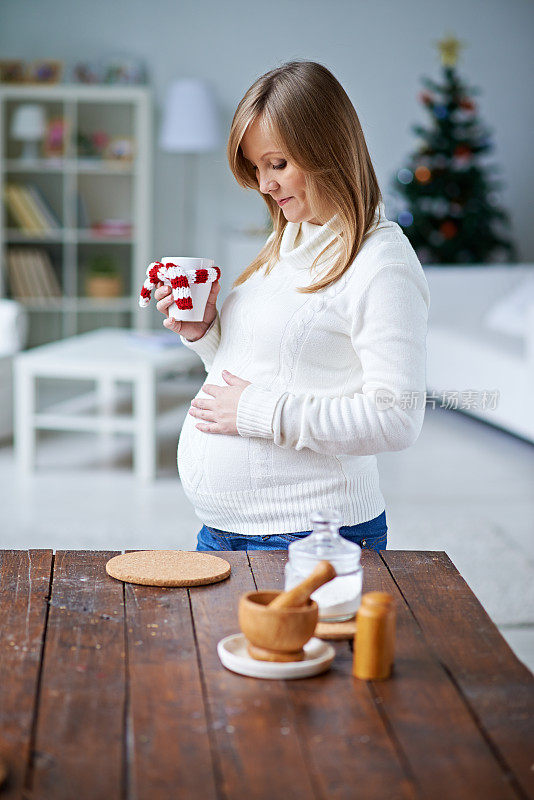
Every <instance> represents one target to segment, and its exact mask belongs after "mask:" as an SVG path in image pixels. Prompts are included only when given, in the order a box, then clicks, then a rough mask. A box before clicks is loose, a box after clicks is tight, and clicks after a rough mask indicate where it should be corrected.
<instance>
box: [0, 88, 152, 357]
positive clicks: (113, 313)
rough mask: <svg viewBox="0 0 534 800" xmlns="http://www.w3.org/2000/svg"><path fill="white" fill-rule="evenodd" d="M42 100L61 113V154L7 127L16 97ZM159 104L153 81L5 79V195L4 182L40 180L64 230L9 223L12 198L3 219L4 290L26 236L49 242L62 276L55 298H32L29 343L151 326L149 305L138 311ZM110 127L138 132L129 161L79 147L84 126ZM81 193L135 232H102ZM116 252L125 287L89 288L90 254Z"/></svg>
mask: <svg viewBox="0 0 534 800" xmlns="http://www.w3.org/2000/svg"><path fill="white" fill-rule="evenodd" d="M24 103H39V104H42V105H43V106H44V107H45V111H46V115H47V118H56V117H63V118H64V119H65V120H66V123H67V141H66V146H65V150H64V153H63V154H62V156H61V157H54V158H44V157H43V158H37V159H33V160H31V161H29V160H28V159H24V158H22V157H21V152H22V143H20V142H18V141H15V140H14V139H12V138H11V136H10V126H11V120H12V115H13V113H14V111H15V109H16V108H17V106H19V105H21V104H24ZM151 123H152V107H151V97H150V91H149V89H147V88H146V87H141V86H131V87H130V86H84V85H78V84H72V85H69V84H63V85H61V84H58V85H51V86H38V85H28V86H24V85H22V86H9V85H6V84H4V85H0V196H1V197H2V200H3V198H4V188H5V185H6V183H15V184H21V185H23V184H25V183H27V182H31V183H33V184H35V185H36V186H37V187H38V189H39V190H40V192H41V193H42V195H43V196H44V197H45V198H46V201H47V203H48V204H49V205H50V206H51V208H52V210H53V211H54V213H55V215H56V216H57V217H58V219H59V220H60V223H61V227H60V228H59V229H58V230H54V231H51V232H50V233H43V234H35V233H33V234H27V233H24V232H23V231H21V230H19V229H15V228H13V227H8V221H9V215H8V213H7V208H6V204H5V202H3V204H2V205H3V211H2V217H1V221H0V297H9V296H11V295H10V283H9V276H8V272H7V252H8V249H9V248H10V247H11V246H17V247H20V246H22V245H24V244H27V245H28V246H31V247H32V248H35V247H38V248H42V249H44V250H46V252H47V254H48V255H49V257H50V258H51V261H52V264H53V267H54V270H55V272H56V275H57V278H58V280H59V283H60V285H61V289H62V296H61V297H60V298H57V299H50V300H48V299H47V300H46V301H45V300H43V299H42V298H41V299H39V298H35V300H32V299H31V298H27V299H25V301H24V303H25V306H26V308H27V309H28V312H29V318H30V336H29V343H28V344H29V345H30V346H32V345H36V344H42V343H44V342H46V341H52V340H55V339H60V338H64V337H66V336H70V335H74V334H77V333H83V332H85V331H88V330H92V329H94V328H99V327H102V326H115V327H117V326H118V327H123V326H127V327H134V328H138V329H141V328H148V327H149V326H150V315H147V314H143V313H139V307H138V302H137V301H138V294H139V291H140V288H141V286H142V284H143V281H144V277H145V270H146V267H147V265H148V263H149V261H150V249H151V235H152V231H151V226H152V207H153V204H152V195H153V189H152V176H153V170H152V124H151ZM98 130H101V131H105V132H106V133H107V134H108V135H109V136H110V137H111V138H114V137H127V138H131V139H133V140H134V146H135V154H134V158H133V160H131V161H118V160H117V161H113V160H111V159H101V158H95V157H91V158H88V157H85V156H83V155H81V154H79V153H78V146H77V133H78V132H82V133H84V134H86V135H90V134H91V133H94V132H95V131H98ZM78 195H81V197H82V198H83V201H84V204H85V207H86V209H87V213H88V217H89V221H90V223H91V224H92V223H95V222H98V221H100V220H102V219H106V218H109V219H126V220H129V221H131V224H132V228H131V230H132V233H131V236H129V237H123V236H120V237H118V236H102V235H97V234H96V233H95V232H93V231H92V230H91V228H87V227H85V228H82V227H80V225H79V213H78ZM96 255H106V256H113V257H114V260H115V261H116V263H117V266H118V269H119V271H120V273H121V276H122V280H123V285H124V292H123V295H124V296H122V297H117V298H110V299H97V298H92V297H87V296H85V292H84V280H85V273H86V269H87V262H88V261H89V260H90V259H91V258H92V257H93V256H96Z"/></svg>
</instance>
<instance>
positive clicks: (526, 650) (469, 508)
mask: <svg viewBox="0 0 534 800" xmlns="http://www.w3.org/2000/svg"><path fill="white" fill-rule="evenodd" d="M200 385H201V379H200V380H199V387H200ZM51 391H52V390H51ZM43 393H44V396H45V397H46V387H45V388H44V389H43ZM160 401H161V405H162V408H163V410H164V411H165V410H166V413H164V414H163V416H162V418H161V421H160V424H159V429H158V445H159V471H158V477H157V480H156V481H155V482H154V483H153V484H148V485H143V484H140V483H138V482H137V481H136V480H135V478H134V476H133V474H132V471H131V467H132V459H131V446H130V440H129V439H128V437H116V438H115V439H114V440H113V441H111V443H110V442H109V441H108V442H107V443H106V442H102V441H99V440H98V438H97V437H95V436H94V435H92V434H74V433H64V434H60V433H48V432H47V433H43V434H40V436H39V446H38V459H37V470H36V472H35V474H34V475H33V476H31V477H28V478H25V479H22V478H20V477H18V476H17V473H16V470H15V468H14V461H13V449H12V447H11V446H10V444H9V443H4V445H3V446H0V493H1V502H2V508H3V522H2V530H1V533H0V547H2V548H15V549H25V548H30V547H33V548H45V547H48V548H53V549H54V550H58V549H85V548H87V549H96V550H99V549H105V550H124V549H128V548H147V549H149V548H183V549H194V547H195V542H196V534H197V532H198V530H199V529H200V527H201V522H200V520H199V519H197V517H196V516H195V514H194V511H193V508H192V507H191V505H190V503H189V501H188V500H187V499H186V497H185V495H184V493H183V491H182V488H181V485H180V481H179V479H178V475H177V469H176V443H177V439H178V431H179V428H180V425H181V421H182V419H183V418H184V416H185V414H186V413H187V409H188V407H189V402H187V403H186V404H183V405H182V406H178V407H177V406H176V402H177V395H176V388H175V387H173V385H172V383H171V384H168V385H167V387H166V388H165V390H162V391H161V394H160ZM379 466H380V475H381V486H382V491H383V493H384V496H385V498H386V504H387V506H386V514H387V520H388V526H389V535H388V546H389V547H390V548H392V549H422V550H444V551H446V552H447V553H448V555H449V556H450V558H451V559H452V561H453V562H454V564H455V565H456V566H457V568H458V569H459V570H460V572H461V574H462V575H463V577H464V578H465V579H466V581H467V582H468V584H469V585H470V587H471V589H472V590H473V591H474V592H475V594H476V595H477V597H478V598H479V600H480V602H481V603H482V604H483V606H484V607H485V609H486V611H487V612H488V613H489V615H490V616H491V617H492V619H493V620H494V621H495V622H496V623H497V625H498V626H499V628H500V630H501V632H502V634H503V635H504V636H505V638H506V639H507V641H508V642H509V644H510V646H511V647H512V649H513V650H514V651H515V652H516V653H517V655H518V656H519V658H521V659H522V660H523V661H524V663H526V664H527V665H528V666H529V667H530V669H531V670H534V535H533V534H534V492H533V487H534V447H533V446H532V445H529V444H527V443H525V442H522V441H521V440H518V439H516V438H514V437H512V436H510V435H508V434H506V433H503V432H501V431H499V430H496V429H494V428H491V427H489V426H486V425H484V424H483V423H480V422H477V421H475V420H473V419H471V418H469V417H467V416H465V415H462V414H459V413H457V412H451V411H446V410H443V409H436V410H435V411H432V410H428V411H427V414H426V418H425V424H424V427H423V430H422V433H421V435H420V437H419V439H418V441H417V442H416V444H415V445H414V446H413V447H411V448H410V449H408V450H405V451H402V452H399V453H386V454H382V455H380V456H379Z"/></svg>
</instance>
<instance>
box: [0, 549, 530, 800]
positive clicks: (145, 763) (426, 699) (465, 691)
mask: <svg viewBox="0 0 534 800" xmlns="http://www.w3.org/2000/svg"><path fill="white" fill-rule="evenodd" d="M116 554H117V553H116V552H102V551H96V552H94V551H93V552H90V551H68V552H67V551H58V552H57V553H56V554H55V555H53V553H52V551H51V550H30V551H29V552H28V551H23V550H17V551H3V552H1V553H0V561H1V565H2V566H1V584H0V610H1V620H2V623H1V635H0V669H1V672H0V678H1V681H0V754H1V755H2V757H3V759H4V761H6V762H7V763H8V765H9V769H10V778H9V780H8V783H7V784H5V785H4V788H3V791H0V798H2V800H3V798H19V797H24V798H43V800H45V799H46V800H52V799H53V800H61V799H62V798H65V800H67V798H68V800H73V799H74V798H76V800H79V799H80V798H90V800H97V798H98V800H100V798H102V800H114V798H117V800H118V799H119V798H121V800H122V799H123V798H127V799H128V800H129V799H130V798H139V799H140V800H144V799H145V798H146V799H147V800H157V799H158V798H164V799H165V800H168V799H169V798H199V800H211V799H212V798H228V799H229V798H240V799H244V800H249V799H250V798H266V799H267V798H268V800H277V799H278V798H284V800H287V799H289V798H298V799H299V800H300V799H301V798H302V799H304V798H305V799H306V800H308V798H309V800H320V799H323V798H324V800H330V799H331V798H351V800H352V799H353V798H358V799H359V800H361V799H363V800H367V798H377V800H392V798H414V797H417V798H418V797H423V798H432V800H446V799H447V798H454V800H459V799H461V798H470V800H489V799H490V798H498V800H504V799H505V798H528V797H534V771H533V762H534V747H533V745H534V736H533V718H534V714H533V712H534V707H533V699H534V689H533V686H534V680H533V678H532V675H531V673H530V672H529V670H528V669H527V668H526V667H525V666H524V665H523V664H522V663H521V662H520V661H518V659H517V658H516V657H515V656H514V654H513V653H512V651H511V650H510V648H509V647H508V645H507V644H506V642H505V641H504V639H503V638H502V637H501V635H500V634H499V632H498V630H497V628H496V627H495V625H494V624H493V623H492V622H491V620H490V619H489V617H488V616H487V614H486V613H485V612H484V610H483V609H482V607H481V605H480V603H479V602H478V600H477V599H476V598H475V596H474V595H473V593H472V592H471V591H470V589H469V588H468V586H467V584H466V583H465V581H464V580H463V579H462V577H461V576H460V574H459V573H458V571H457V570H456V568H455V567H454V565H453V564H452V563H451V561H450V560H449V558H448V557H447V555H446V554H445V553H442V552H404V551H392V550H388V551H385V552H383V553H381V554H380V555H379V554H378V553H375V552H373V551H364V552H363V554H362V559H363V565H364V575H365V579H364V583H365V585H364V590H365V591H369V590H371V589H380V590H385V591H387V592H390V593H391V594H393V595H394V596H395V598H396V604H397V643H396V660H395V671H394V677H393V678H392V679H390V680H388V681H384V682H364V681H359V680H357V679H356V678H353V677H352V675H351V664H352V654H351V647H350V644H349V643H348V642H339V643H335V647H336V651H337V652H336V658H335V661H334V663H333V666H332V668H331V669H330V671H329V672H327V673H325V674H324V675H321V676H318V677H314V678H308V679H304V680H295V681H267V680H258V679H255V678H245V677H242V676H239V675H236V674H234V673H232V672H229V671H228V670H226V669H225V668H224V667H223V666H222V665H221V663H220V662H219V659H218V656H217V651H216V645H217V642H218V641H219V640H220V639H221V638H222V637H223V636H226V635H228V634H231V633H234V632H237V631H238V625H237V603H238V598H239V596H240V595H241V594H242V593H243V592H245V591H248V590H252V589H254V588H255V587H258V588H276V587H281V586H282V582H283V564H284V562H285V560H286V557H287V554H286V552H285V551H278V552H274V553H273V552H270V553H267V552H261V551H256V552H250V553H249V554H248V555H247V554H246V553H243V552H235V553H234V552H230V553H226V552H225V553H223V554H221V555H224V557H225V558H227V559H228V561H229V562H230V563H231V565H232V575H231V577H230V578H229V579H228V580H226V581H223V582H222V583H219V584H215V585H213V586H207V587H198V588H195V589H192V590H189V591H188V590H187V589H163V588H152V587H145V586H132V585H129V584H126V585H125V584H123V583H121V582H120V581H116V580H114V579H113V578H110V577H109V576H108V575H107V574H106V572H105V569H104V565H105V563H106V561H107V560H108V559H109V558H110V557H111V556H113V555H116Z"/></svg>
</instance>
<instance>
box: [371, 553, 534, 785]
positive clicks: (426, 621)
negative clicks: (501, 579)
mask: <svg viewBox="0 0 534 800" xmlns="http://www.w3.org/2000/svg"><path fill="white" fill-rule="evenodd" d="M383 558H384V561H385V563H386V564H387V566H388V568H389V569H390V570H391V573H392V575H393V577H394V579H395V581H396V583H397V585H398V586H399V588H400V590H401V592H402V593H403V595H404V597H405V598H406V600H407V602H408V603H409V605H410V609H411V610H412V612H413V614H414V615H415V617H416V619H417V621H418V623H419V625H420V626H421V629H422V631H423V633H424V635H425V638H426V639H427V641H428V643H429V645H430V647H431V648H432V649H433V651H434V653H435V654H436V657H437V658H438V659H439V660H440V662H441V663H442V664H443V665H444V666H445V668H446V669H447V670H448V671H449V672H450V674H451V677H452V679H453V680H454V682H455V683H456V685H457V686H458V688H459V690H460V691H461V693H462V695H463V697H464V699H465V702H466V703H467V704H468V706H469V708H470V709H471V712H472V715H473V717H474V719H476V720H477V724H478V725H479V726H480V727H481V728H482V729H483V730H484V732H485V735H486V736H487V737H488V739H489V741H490V742H491V744H492V746H493V747H494V750H495V753H496V754H497V757H498V758H500V760H501V761H502V763H503V765H504V766H505V767H507V768H508V770H509V773H510V774H509V778H510V781H511V783H512V785H514V786H515V787H516V788H517V786H518V785H519V786H520V787H521V790H520V791H521V794H522V796H527V797H534V769H533V767H534V763H533V762H534V759H533V744H534V681H533V679H532V675H531V673H530V671H529V670H528V669H527V668H526V667H525V666H524V665H523V664H522V663H521V662H520V661H519V659H517V658H516V656H515V655H514V653H513V652H512V650H511V649H510V648H509V646H508V644H507V643H506V641H505V640H504V639H503V637H502V636H501V634H500V633H499V631H498V629H497V627H496V626H495V625H494V623H493V622H492V621H491V619H490V618H489V616H488V615H487V614H486V612H485V611H484V609H483V607H482V606H481V604H480V603H479V601H478V600H477V598H476V597H475V595H474V594H473V592H472V591H471V589H470V588H469V586H468V585H467V583H466V582H465V581H464V579H463V578H462V576H461V575H460V574H459V572H458V570H457V569H456V567H455V566H454V564H453V563H452V561H451V560H450V559H449V557H448V556H447V554H446V553H443V552H426V551H425V552H406V551H401V550H386V551H385V552H384V553H383ZM510 579H511V580H513V576H511V578H510ZM523 793H524V795H523Z"/></svg>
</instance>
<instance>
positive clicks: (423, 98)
mask: <svg viewBox="0 0 534 800" xmlns="http://www.w3.org/2000/svg"><path fill="white" fill-rule="evenodd" d="M433 100H434V98H433V97H432V95H431V94H429V93H428V92H420V93H419V102H421V103H422V104H423V105H424V106H430V105H432V102H433Z"/></svg>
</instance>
